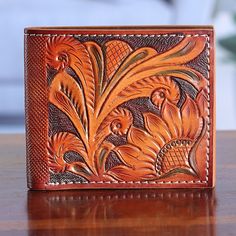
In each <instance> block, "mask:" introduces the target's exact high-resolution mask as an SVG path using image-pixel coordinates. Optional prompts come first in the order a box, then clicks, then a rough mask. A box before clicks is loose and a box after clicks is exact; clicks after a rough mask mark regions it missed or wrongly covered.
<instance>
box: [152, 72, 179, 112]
mask: <svg viewBox="0 0 236 236" xmlns="http://www.w3.org/2000/svg"><path fill="white" fill-rule="evenodd" d="M158 79H159V84H160V87H158V88H157V89H155V90H154V91H153V92H152V94H151V101H152V103H153V104H154V105H155V106H157V107H158V108H159V109H160V108H161V105H162V103H163V102H164V100H165V99H168V100H169V101H171V102H172V103H174V104H177V103H178V101H179V98H180V92H179V88H178V86H177V84H176V83H175V82H174V81H173V80H171V78H170V76H166V77H164V76H159V77H158Z"/></svg>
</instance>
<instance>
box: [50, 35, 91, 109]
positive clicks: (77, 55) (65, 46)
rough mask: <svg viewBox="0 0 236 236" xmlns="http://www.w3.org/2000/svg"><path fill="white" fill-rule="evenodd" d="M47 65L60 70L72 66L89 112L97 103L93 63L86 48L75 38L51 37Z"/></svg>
mask: <svg viewBox="0 0 236 236" xmlns="http://www.w3.org/2000/svg"><path fill="white" fill-rule="evenodd" d="M46 59H47V64H48V65H50V66H52V67H54V68H56V69H60V70H64V69H65V68H66V67H67V66H70V67H71V68H72V69H73V70H74V71H75V72H76V74H77V75H78V77H79V79H80V81H81V83H82V86H83V89H84V93H85V98H86V104H87V105H88V110H89V112H93V109H94V102H95V81H94V72H93V67H92V62H91V59H90V55H89V52H88V51H87V50H86V47H85V46H84V45H83V44H82V43H80V42H79V41H78V40H76V39H74V38H72V37H71V38H68V37H62V36H58V37H50V38H49V40H48V43H47V54H46Z"/></svg>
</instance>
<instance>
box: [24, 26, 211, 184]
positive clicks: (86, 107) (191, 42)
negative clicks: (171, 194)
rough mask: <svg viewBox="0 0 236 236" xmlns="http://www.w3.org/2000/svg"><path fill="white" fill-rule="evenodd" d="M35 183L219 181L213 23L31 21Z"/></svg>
mask: <svg viewBox="0 0 236 236" xmlns="http://www.w3.org/2000/svg"><path fill="white" fill-rule="evenodd" d="M25 85H26V94H25V95H26V97H25V102H26V133H27V135H26V136H27V143H26V144H27V175H28V187H29V188H31V189H80V188H81V189H82V188H209V187H214V185H215V177H214V176H215V95H214V94H215V82H214V32H213V29H212V27H210V26H209V27H208V26H206V27H190V26H186V27H148V26H147V27H113V28H112V27H101V28H99V27H88V28H86V27H60V28H27V29H25Z"/></svg>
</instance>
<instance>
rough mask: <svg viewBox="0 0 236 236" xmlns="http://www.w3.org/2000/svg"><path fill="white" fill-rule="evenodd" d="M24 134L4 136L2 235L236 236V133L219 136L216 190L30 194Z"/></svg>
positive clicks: (0, 153)
mask: <svg viewBox="0 0 236 236" xmlns="http://www.w3.org/2000/svg"><path fill="white" fill-rule="evenodd" d="M25 173H26V170H25V141H24V136H23V135H1V136H0V179H1V180H0V189H1V190H0V235H174V236H175V235H181V236H183V235H191V236H193V235H198V236H199V235H236V132H233V131H229V132H218V133H217V182H216V188H215V189H213V190H211V189H205V190H203V189H202V190H201V189H189V190H187V189H186V190H184V189H183V190H180V189H178V190H175V189H172V190H167V189H166V190H163V189H162V190H159V189H155V190H77V191H75V190H73V191H52V192H50V191H49V192H47V191H28V190H27V187H26V174H25Z"/></svg>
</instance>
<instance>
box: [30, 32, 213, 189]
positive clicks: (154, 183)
mask: <svg viewBox="0 0 236 236" xmlns="http://www.w3.org/2000/svg"><path fill="white" fill-rule="evenodd" d="M26 35H27V36H30V37H48V38H52V37H66V38H77V39H78V40H81V39H86V40H84V41H93V39H94V38H102V39H104V38H105V37H106V38H108V39H109V38H110V39H114V38H120V37H122V39H124V41H125V38H135V37H138V38H142V39H143V40H144V41H145V38H154V37H163V38H165V37H178V38H181V39H183V38H196V37H205V38H206V49H205V50H206V53H207V76H206V79H207V95H208V98H209V99H207V107H208V111H210V112H208V119H207V120H208V122H207V128H206V132H207V137H208V138H207V152H206V154H207V155H206V160H205V165H206V177H205V179H204V180H191V181H185V180H179V181H165V180H161V181H160V180H157V181H88V182H85V181H83V182H77V181H68V182H58V181H57V182H53V183H52V182H49V183H47V185H49V186H58V185H72V184H73V185H74V184H79V185H90V184H91V185H90V187H91V186H92V185H93V184H94V185H99V186H102V185H104V184H105V185H108V187H109V184H114V186H116V185H119V186H121V187H122V185H127V186H137V187H138V186H140V187H145V185H146V186H147V185H150V186H153V187H155V186H161V185H173V184H174V185H186V184H190V185H191V184H197V185H203V186H208V184H209V183H208V182H209V169H210V166H211V165H212V164H213V162H212V161H210V142H211V141H212V140H211V139H213V136H211V135H210V133H211V132H210V129H211V126H213V125H214V124H212V122H213V117H212V115H211V113H213V109H212V108H211V102H210V100H211V99H212V95H211V94H210V93H211V90H212V89H211V88H210V86H213V83H214V82H213V78H212V76H210V72H211V71H210V70H211V67H210V49H211V48H210V36H209V35H208V34H207V33H204V34H198V33H195V34H185V33H183V32H176V33H168V34H162V33H158V34H156V33H155V34H145V35H144V34H32V33H29V34H26ZM108 41H109V40H108ZM210 83H212V84H210ZM213 87H214V86H213ZM212 104H213V105H214V103H212ZM211 153H213V151H212V152H211ZM212 158H213V155H212ZM210 162H211V163H210ZM211 181H212V180H211ZM124 187H125V186H124Z"/></svg>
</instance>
